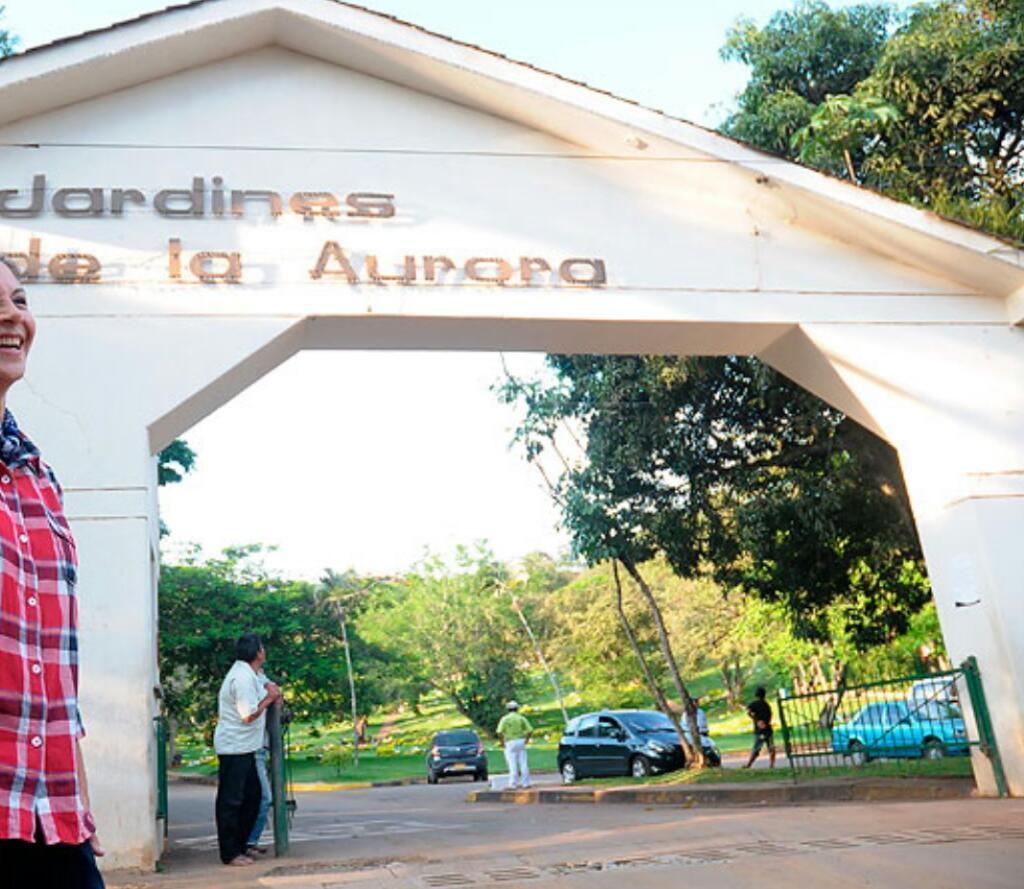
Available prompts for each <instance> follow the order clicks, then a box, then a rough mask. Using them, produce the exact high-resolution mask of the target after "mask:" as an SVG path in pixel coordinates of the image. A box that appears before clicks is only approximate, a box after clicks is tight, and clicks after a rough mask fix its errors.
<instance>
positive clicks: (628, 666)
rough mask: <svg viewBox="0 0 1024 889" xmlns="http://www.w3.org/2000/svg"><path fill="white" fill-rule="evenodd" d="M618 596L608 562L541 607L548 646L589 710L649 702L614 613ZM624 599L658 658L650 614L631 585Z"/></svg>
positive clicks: (650, 653)
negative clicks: (615, 598)
mask: <svg viewBox="0 0 1024 889" xmlns="http://www.w3.org/2000/svg"><path fill="white" fill-rule="evenodd" d="M614 595H615V594H614V590H613V587H612V577H611V568H610V567H609V566H608V564H607V563H602V564H600V565H597V566H595V567H593V568H591V569H590V570H588V571H586V572H585V573H584V574H582V575H581V576H580V577H578V578H576V579H575V580H573V581H572V582H571V583H569V584H567V585H565V586H563V587H561V588H560V589H558V590H556V591H554V592H553V593H551V594H550V595H549V596H548V597H547V599H546V601H545V602H544V604H543V611H542V613H543V615H544V617H545V626H546V627H547V633H548V636H547V639H546V642H547V645H546V648H547V649H548V651H549V652H551V662H552V666H553V667H554V668H555V669H556V670H557V671H558V672H559V673H560V674H562V675H564V676H566V677H568V679H569V681H570V683H571V684H572V685H573V686H574V687H575V688H576V689H578V694H579V696H580V700H581V701H582V702H583V704H584V705H585V706H586V707H587V708H588V709H599V708H602V707H608V706H630V707H634V706H636V707H649V706H651V696H650V693H649V691H648V690H647V687H646V685H645V684H644V681H643V677H642V675H641V673H640V668H639V666H638V665H637V662H636V658H635V657H634V655H633V652H632V650H631V649H630V647H629V644H628V642H627V641H626V638H625V635H624V634H623V631H622V626H621V625H620V623H619V619H618V616H617V615H616V612H615V606H614ZM623 598H624V605H625V608H626V609H627V612H628V613H629V614H631V615H634V616H635V617H634V619H633V623H634V630H635V631H636V634H637V637H638V641H639V643H640V646H641V650H642V651H643V652H644V656H645V657H646V658H647V659H648V661H651V662H655V663H657V661H658V644H657V638H656V636H655V632H654V627H653V623H652V621H651V618H650V615H649V614H648V613H647V610H646V609H645V607H644V605H643V603H642V601H641V600H640V597H639V595H638V594H637V593H636V591H635V590H633V589H630V588H627V589H626V590H625V592H624V596H623ZM660 678H662V679H665V678H666V677H664V676H661V677H660Z"/></svg>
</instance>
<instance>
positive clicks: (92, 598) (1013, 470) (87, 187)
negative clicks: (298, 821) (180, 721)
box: [0, 0, 1024, 866]
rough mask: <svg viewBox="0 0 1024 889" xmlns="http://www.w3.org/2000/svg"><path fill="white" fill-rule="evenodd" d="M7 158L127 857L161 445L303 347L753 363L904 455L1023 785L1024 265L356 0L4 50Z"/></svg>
mask: <svg viewBox="0 0 1024 889" xmlns="http://www.w3.org/2000/svg"><path fill="white" fill-rule="evenodd" d="M0 159H2V164H0V171H2V172H0V251H3V252H6V253H8V254H10V255H13V256H15V258H16V260H17V261H19V262H20V263H21V264H22V266H23V268H24V270H25V271H26V272H27V273H28V277H30V278H31V279H32V280H30V281H29V282H28V284H29V289H30V292H31V296H32V299H33V304H34V306H35V308H36V311H37V315H38V317H39V327H40V335H39V339H38V342H37V346H36V351H35V354H34V356H33V359H32V366H31V370H30V376H29V378H28V379H27V380H26V381H25V382H24V383H23V384H22V385H21V386H20V387H18V389H17V390H15V392H14V393H12V403H13V405H14V408H15V410H16V411H17V412H18V415H19V418H20V419H21V421H22V424H23V425H24V427H25V428H26V429H27V430H28V431H29V432H30V434H31V435H33V437H34V438H35V439H36V440H37V441H39V442H40V444H41V445H42V447H43V450H44V453H45V454H46V455H47V457H48V458H49V459H50V461H51V462H52V463H53V464H54V465H55V466H56V467H57V469H58V471H59V472H60V475H61V477H62V479H63V481H64V483H65V487H66V498H67V511H68V513H69V516H70V518H71V520H72V524H73V525H74V529H75V533H76V536H77V538H78V541H79V547H80V557H81V562H82V570H81V586H80V595H81V600H82V614H83V628H82V659H83V661H82V664H83V666H82V681H83V709H84V711H85V715H86V723H87V726H88V728H89V731H90V734H89V737H88V739H87V741H86V755H87V758H88V759H89V760H90V764H91V773H92V778H93V780H92V783H93V785H94V790H93V796H94V802H95V805H96V808H97V810H98V816H99V820H100V822H101V824H102V825H103V828H104V834H105V837H106V840H107V843H108V845H109V846H111V847H112V849H113V852H114V854H113V856H112V861H111V862H110V863H111V865H113V866H117V865H136V866H148V865H150V864H151V863H152V862H153V860H154V857H155V856H156V854H157V853H158V837H157V836H156V831H155V827H154V823H153V811H154V807H155V799H154V771H155V764H154V744H153V736H152V726H151V718H152V716H153V715H154V714H155V713H156V711H157V702H156V700H155V696H154V688H155V687H156V686H157V685H158V682H159V677H158V675H157V667H156V598H155V590H156V561H157V547H158V516H157V496H156V490H157V489H156V470H155V459H154V454H155V453H157V451H159V450H160V449H161V448H162V447H164V446H165V445H166V444H168V442H170V441H171V440H172V439H173V438H174V437H175V436H176V435H178V434H179V433H181V432H182V431H183V430H185V429H187V428H188V427H189V426H190V425H192V424H193V423H195V422H196V421H198V420H199V419H201V418H202V417H204V416H206V415H207V414H209V413H210V412H211V411H213V410H215V409H216V408H217V407H218V406H219V405H221V404H223V403H224V402H225V401H227V400H229V399H230V398H231V397H232V396H234V395H235V394H237V393H238V392H239V391H241V390H242V389H243V388H245V387H246V386H248V385H250V384H251V383H252V382H253V381H255V380H256V379H258V378H259V377H260V376H262V375H263V374H265V373H267V372H268V371H269V370H271V369H272V368H274V367H275V366H276V365H278V364H280V363H281V362H282V361H284V360H286V359H287V358H288V357H289V356H291V355H293V354H294V353H295V352H297V351H299V350H302V349H325V348H329V349H344V348H359V349H368V348H373V349H412V348H415V349H471V350H486V349H501V350H504V351H513V350H530V351H553V352H594V353H637V352H651V353H669V354H673V353H674V354H749V355H757V356H759V357H760V358H762V359H763V360H765V361H767V362H768V363H770V364H771V365H773V366H774V367H776V368H778V369H779V370H781V371H782V372H783V373H785V374H787V375H788V376H790V377H791V378H792V379H794V380H796V381H797V382H799V383H801V384H803V385H804V386H806V387H807V388H808V389H810V390H811V391H813V392H815V393H816V394H818V395H819V396H821V397H822V398H824V399H825V400H827V401H828V402H830V403H831V404H833V405H835V406H836V407H838V408H840V409H842V410H843V411H845V412H847V413H848V414H849V415H851V416H852V417H854V418H855V419H857V420H858V421H859V422H861V423H862V424H864V425H865V426H867V427H868V428H870V429H872V430H874V431H875V432H877V433H878V434H880V435H882V436H883V437H885V438H886V439H887V440H889V441H890V442H892V443H893V445H894V446H895V447H896V448H897V449H898V451H899V453H900V457H901V460H902V464H903V467H904V472H905V476H906V480H907V485H908V489H909V491H910V495H911V499H912V502H913V506H914V511H915V515H916V518H917V523H918V527H919V531H920V534H921V538H922V541H923V544H924V548H925V554H926V556H927V559H928V565H929V571H930V574H931V577H932V581H933V585H934V589H935V595H936V600H937V602H938V606H939V613H940V619H941V621H942V626H943V631H944V634H945V637H946V641H947V644H948V646H949V648H950V651H951V653H952V656H953V657H954V658H956V659H960V658H962V657H964V656H966V655H969V654H974V655H976V656H977V657H978V660H979V664H980V667H981V671H982V675H983V679H984V682H985V686H986V690H987V692H988V696H989V702H990V706H991V709H992V719H993V723H994V729H995V732H996V736H997V738H998V741H999V744H1000V748H1001V753H1002V757H1003V762H1004V765H1005V768H1006V772H1007V778H1008V781H1009V784H1010V788H1011V791H1012V792H1013V793H1014V794H1017V795H1020V794H1024V547H1021V546H1020V544H1019V541H1018V538H1019V529H1020V528H1022V527H1024V327H1022V326H1021V325H1022V324H1024V256H1022V254H1021V253H1020V252H1018V251H1016V250H1014V249H1012V248H1011V247H1008V246H1007V245H1005V244H1003V243H1001V242H999V241H996V240H994V239H991V238H987V237H984V236H982V235H980V234H978V233H976V232H973V231H971V230H969V229H966V228H964V227H961V226H958V225H955V224H952V223H948V222H945V221H943V220H940V219H937V218H935V217H934V216H930V215H928V214H925V213H922V212H920V211H917V210H913V209H911V208H909V207H905V206H902V205H899V204H896V203H894V202H891V201H888V200H886V199H883V198H881V197H879V196H877V195H874V194H872V193H869V192H866V191H863V190H860V189H857V188H854V187H852V186H849V185H847V184H844V183H841V182H838V181H834V180H831V179H828V178H826V177H823V176H821V175H818V174H815V173H813V172H811V171H808V170H806V169H803V168H800V167H798V166H795V165H792V164H788V163H785V162H782V161H780V160H779V159H777V158H774V157H770V156H768V155H765V154H763V153H761V152H758V151H754V150H752V149H749V148H747V147H745V146H742V145H740V144H738V143H735V142H732V141H730V140H728V139H724V138H722V137H720V136H718V135H716V134H714V133H712V132H708V131H706V130H703V129H701V128H699V127H696V126H693V125H691V124H687V123H684V122H681V121H677V120H673V119H670V118H668V117H665V116H663V115H660V114H658V113H657V112H653V111H650V110H647V109H644V108H642V107H639V106H637V105H634V104H632V103H628V102H626V101H624V100H621V99H617V98H615V97H612V96H609V95H607V94H604V93H599V92H597V91H594V90H591V89H589V88H588V87H586V86H585V85H582V84H576V83H572V82H570V81H566V80H564V79H561V78H558V77H556V76H555V75H551V74H546V73H544V72H540V71H537V70H536V69H533V68H530V67H528V66H525V65H520V64H517V63H515V62H511V61H509V60H507V59H503V58H501V57H497V56H494V55H491V54H489V53H487V52H485V51H483V50H480V49H477V48H473V47H468V46H465V45H462V44H459V43H457V42H455V41H452V40H450V39H447V38H444V37H441V36H439V35H435V34H430V33H428V32H425V31H422V30H420V29H417V28H415V27H413V26H410V25H406V24H403V23H401V22H396V21H395V20H393V19H390V18H388V17H385V16H380V15H376V14H374V13H371V12H367V11H366V10H363V9H359V8H356V7H351V6H348V5H346V4H343V3H338V2H334V0H201V2H196V3H192V4H191V5H188V6H184V7H179V8H175V9H171V10H168V11H166V12H163V13H160V14H157V15H153V16H148V17H144V18H142V19H139V20H136V21H133V22H128V23H125V24H123V25H120V26H117V27H114V28H110V29H106V30H104V31H99V32H94V33H91V34H86V35H83V36H81V37H78V38H75V39H73V40H70V41H64V42H61V43H59V44H55V45H52V46H49V47H43V48H40V49H37V50H33V51H31V52H28V53H25V54H23V55H21V56H18V57H15V58H13V59H10V60H8V61H6V62H4V63H3V64H2V65H0ZM233 192H238V194H233ZM352 384H353V385H357V384H358V381H352ZM297 397H306V398H309V399H310V400H311V401H315V400H322V399H324V398H326V397H329V392H324V391H320V392H312V393H297ZM958 603H976V604H970V605H969V606H968V607H958ZM981 765H982V766H983V762H982V764H981ZM980 782H981V786H982V788H983V789H991V777H990V776H988V775H986V774H985V772H984V769H983V768H982V771H981V774H980Z"/></svg>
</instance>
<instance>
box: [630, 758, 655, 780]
mask: <svg viewBox="0 0 1024 889" xmlns="http://www.w3.org/2000/svg"><path fill="white" fill-rule="evenodd" d="M629 773H630V774H631V775H632V776H633V777H634V778H646V777H647V776H648V775H649V774H651V761H650V760H649V759H648V758H647V757H646V756H634V757H633V759H632V760H630V763H629Z"/></svg>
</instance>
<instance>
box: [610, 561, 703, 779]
mask: <svg viewBox="0 0 1024 889" xmlns="http://www.w3.org/2000/svg"><path fill="white" fill-rule="evenodd" d="M619 561H621V562H622V564H623V566H624V567H625V569H626V570H627V571H628V572H629V576H630V577H632V578H633V580H634V581H636V584H637V586H638V587H640V592H641V593H642V594H643V597H644V599H646V600H647V605H648V607H649V608H650V611H651V615H652V616H653V617H654V625H655V626H656V627H657V628H658V639H659V640H660V642H661V653H662V655H664V657H665V662H666V663H667V664H668V670H669V674H670V675H671V676H672V682H673V684H674V685H675V687H676V694H678V695H679V700H680V701H682V704H683V710H684V711H685V713H686V722H687V725H688V726H689V729H690V737H691V738H693V740H694V744H693V749H694V759H693V764H694V765H695V766H696V767H697V768H699V769H702V768H704V750H703V748H702V746H701V743H700V731H699V729H698V728H697V705H696V704H694V703H693V698H691V697H690V692H689V691H687V689H686V684H685V683H684V682H683V677H682V676H681V675H680V673H679V665H678V664H677V663H676V658H675V655H674V654H673V652H672V643H671V642H670V641H669V638H668V630H667V629H666V628H665V620H664V618H663V617H662V614H661V608H660V606H659V605H658V601H657V599H655V598H654V593H652V592H651V588H650V587H649V586H648V585H647V581H646V580H644V578H643V576H642V575H641V574H640V572H639V571H638V570H637V567H636V565H634V564H633V562H632V560H631V559H620V560H619Z"/></svg>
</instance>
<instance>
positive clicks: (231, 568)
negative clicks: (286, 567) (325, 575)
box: [160, 546, 385, 731]
mask: <svg viewBox="0 0 1024 889" xmlns="http://www.w3.org/2000/svg"><path fill="white" fill-rule="evenodd" d="M259 552H260V548H259V547H252V546H250V547H235V548H232V549H230V550H226V551H225V553H224V555H223V557H222V558H219V559H210V560H208V561H205V562H199V561H196V560H192V561H190V562H187V563H185V564H181V565H164V566H163V567H162V568H161V571H160V673H161V680H162V685H163V694H164V703H165V706H166V708H167V711H168V712H169V713H170V715H171V716H172V717H174V718H175V719H176V720H177V721H178V723H179V724H180V725H189V726H191V727H193V728H194V729H197V730H200V731H208V730H209V729H210V728H211V727H212V724H213V720H214V718H215V717H216V712H217V692H218V690H219V688H220V684H221V682H222V681H223V678H224V675H225V673H227V671H228V669H229V668H230V667H231V664H232V663H233V662H234V659H235V657H234V643H235V640H236V639H237V638H238V636H240V635H241V634H242V633H243V632H250V631H251V632H256V633H259V634H260V636H261V637H262V638H263V640H264V644H265V645H266V648H267V656H268V660H267V666H266V671H267V675H268V676H270V677H271V678H272V679H273V680H274V681H275V682H277V683H279V684H280V685H281V687H282V689H283V690H284V692H285V696H286V699H287V701H288V704H289V706H290V707H291V708H292V709H293V711H294V712H295V713H296V715H297V716H299V717H300V718H304V719H307V720H331V719H336V718H339V717H340V716H341V715H342V713H343V707H344V702H345V701H346V700H347V696H348V687H347V682H346V678H345V660H344V649H343V647H342V644H341V639H340V629H339V626H338V622H337V617H336V614H335V613H334V611H333V610H332V609H331V608H329V607H327V606H326V605H325V603H324V602H323V600H322V599H321V597H320V596H319V595H318V591H317V589H316V587H314V586H313V585H312V584H308V583H304V582H301V581H289V580H283V579H281V578H277V577H274V576H272V575H270V574H268V573H267V572H266V571H265V570H264V568H263V567H262V566H261V565H260V564H259V562H258V561H257V560H256V557H258V555H259ZM350 642H351V644H352V645H353V649H354V655H353V660H354V661H355V664H356V682H357V686H358V687H359V693H360V698H361V700H362V701H363V702H364V703H365V705H366V706H369V707H372V706H374V705H376V704H379V703H380V702H381V695H380V694H379V690H378V688H377V687H376V686H375V685H374V683H373V682H372V680H371V679H369V678H368V677H366V676H364V675H363V674H362V673H361V672H360V670H359V666H360V664H361V663H364V662H369V661H371V660H384V659H385V658H384V655H383V653H381V652H377V651H376V650H374V649H373V648H371V647H370V646H368V645H367V643H365V642H364V641H363V640H362V639H360V638H359V637H358V635H354V634H350Z"/></svg>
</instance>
